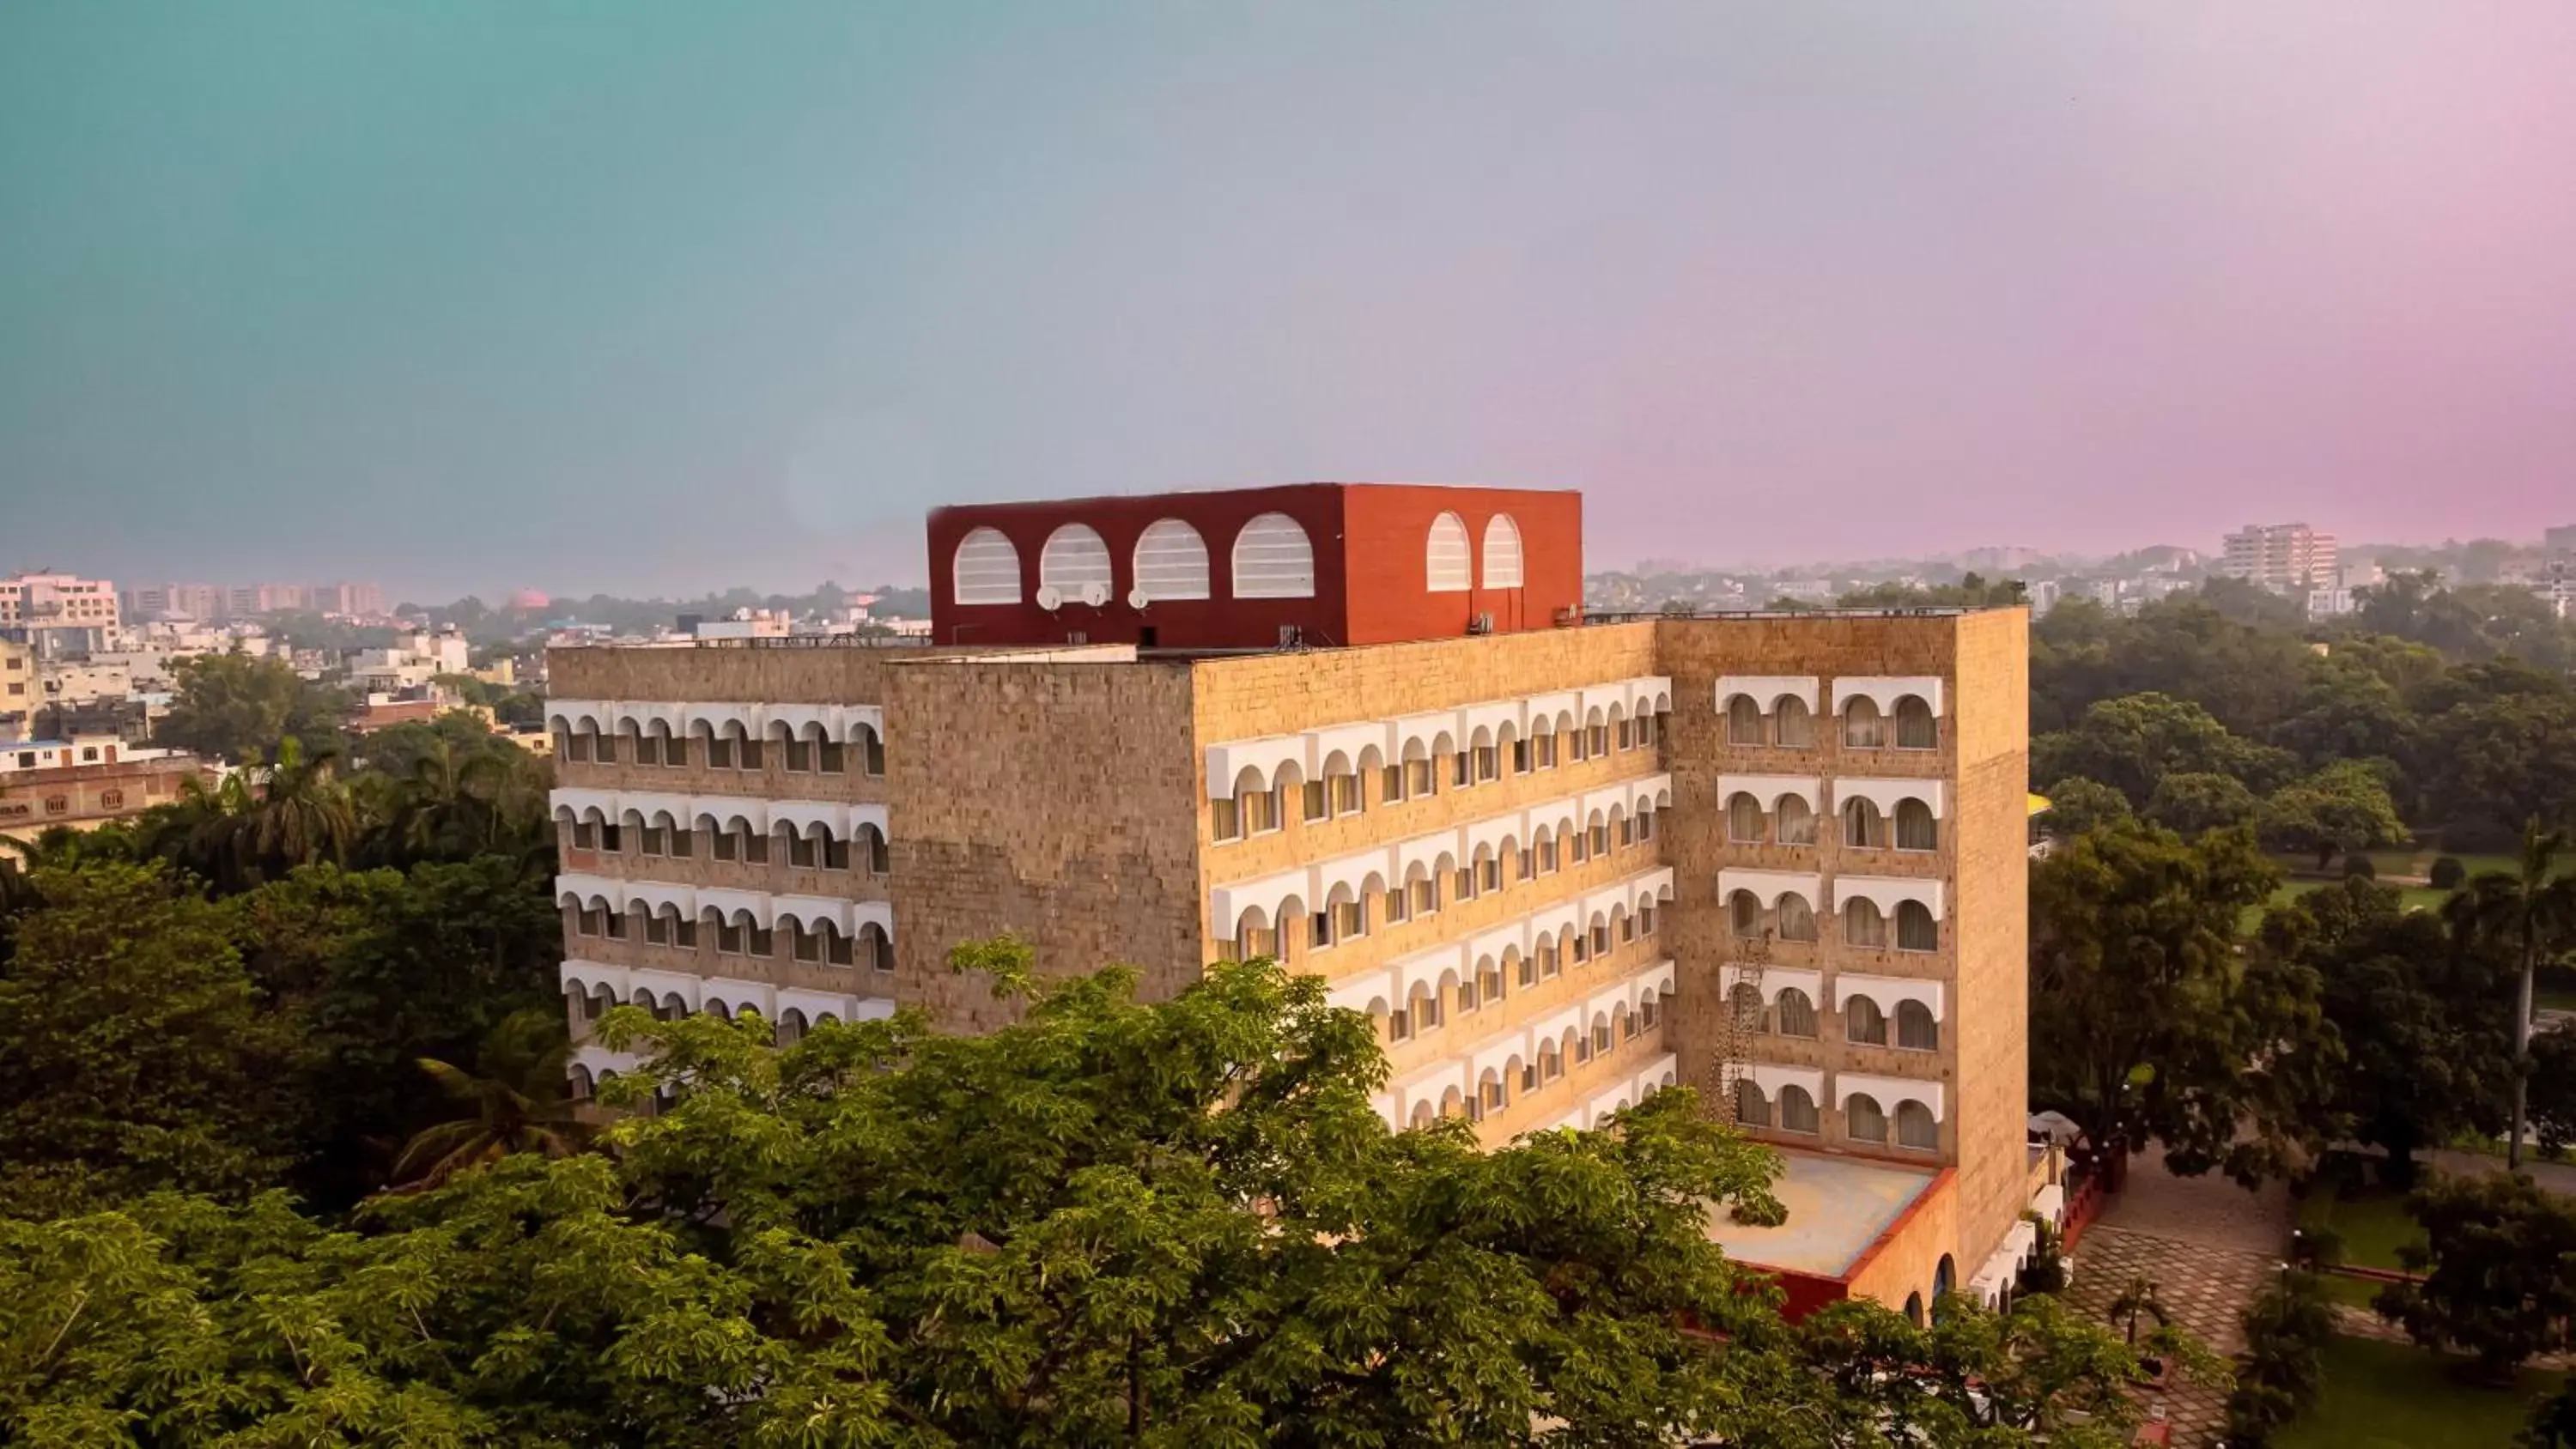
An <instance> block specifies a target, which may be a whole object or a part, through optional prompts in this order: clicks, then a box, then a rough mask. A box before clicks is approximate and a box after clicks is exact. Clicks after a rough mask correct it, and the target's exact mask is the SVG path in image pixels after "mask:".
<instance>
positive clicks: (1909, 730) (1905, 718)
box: [1896, 694, 1941, 750]
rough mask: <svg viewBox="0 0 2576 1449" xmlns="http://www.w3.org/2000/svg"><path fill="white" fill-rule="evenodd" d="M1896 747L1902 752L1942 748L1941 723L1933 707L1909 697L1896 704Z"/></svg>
mask: <svg viewBox="0 0 2576 1449" xmlns="http://www.w3.org/2000/svg"><path fill="white" fill-rule="evenodd" d="M1896 747H1897V748H1898V749H1900V750H1937V749H1939V748H1941V721H1940V720H1939V719H1937V718H1935V717H1934V716H1933V714H1932V706H1930V705H1929V704H1926V703H1924V702H1923V701H1922V700H1921V699H1919V698H1917V697H1915V696H1913V695H1910V694H1909V695H1907V696H1905V697H1904V698H1903V699H1900V700H1898V701H1897V702H1896Z"/></svg>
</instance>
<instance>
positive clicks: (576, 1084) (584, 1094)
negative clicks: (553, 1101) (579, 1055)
mask: <svg viewBox="0 0 2576 1449" xmlns="http://www.w3.org/2000/svg"><path fill="white" fill-rule="evenodd" d="M564 1076H565V1077H566V1078H567V1079H568V1080H570V1082H571V1083H572V1099H573V1100H574V1101H576V1102H587V1101H589V1100H590V1098H591V1091H592V1087H591V1079H590V1068H588V1067H585V1066H583V1065H582V1064H581V1063H579V1062H575V1063H573V1066H572V1070H571V1071H569V1072H566V1073H564Z"/></svg>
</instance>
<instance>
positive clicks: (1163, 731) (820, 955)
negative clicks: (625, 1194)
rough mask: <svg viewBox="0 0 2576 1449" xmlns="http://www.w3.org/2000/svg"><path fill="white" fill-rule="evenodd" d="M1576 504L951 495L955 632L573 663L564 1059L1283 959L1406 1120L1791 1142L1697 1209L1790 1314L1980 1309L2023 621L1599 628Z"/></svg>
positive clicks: (2012, 1135) (2015, 917)
mask: <svg viewBox="0 0 2576 1449" xmlns="http://www.w3.org/2000/svg"><path fill="white" fill-rule="evenodd" d="M1580 540H1581V500H1580V498H1579V496H1578V495H1575V494H1572V493H1544V492H1525V491H1512V490H1499V489H1476V488H1428V487H1412V486H1397V485H1371V484H1349V485H1343V484H1319V485H1301V486H1296V487H1287V488H1271V489H1252V490H1243V491H1238V492H1224V493H1202V494H1173V495H1162V496H1155V497H1122V498H1102V499H1086V500H1073V501H1060V502H1051V503H1043V504H1026V505H997V506H991V507H975V508H952V509H943V510H940V511H939V512H937V513H934V514H933V515H932V516H931V519H930V524H929V542H930V556H931V559H932V561H933V567H932V575H933V580H934V581H933V586H932V599H933V603H932V616H933V622H934V630H933V643H932V644H931V646H930V647H926V648H924V647H913V648H869V647H859V646H855V645H852V644H849V643H846V642H842V641H833V642H832V643H830V644H825V645H815V644H811V643H809V642H808V641H803V640H737V641H723V642H701V643H698V644H696V645H694V646H686V645H683V646H678V647H673V646H667V645H666V646H657V647H625V648H619V647H576V648H565V649H559V650H557V651H554V653H553V654H552V656H551V658H550V660H549V669H550V672H551V677H552V682H553V688H554V692H555V693H554V699H553V701H552V703H551V705H550V724H551V726H552V729H553V731H554V732H555V735H556V741H555V757H556V771H557V778H558V780H559V781H560V788H558V789H557V791H556V792H555V800H554V804H555V813H556V821H557V828H558V835H559V839H560V842H561V851H562V877H561V885H560V891H559V894H560V896H561V902H562V906H563V910H564V920H565V931H566V947H567V950H566V956H567V960H566V962H565V965H564V968H563V972H564V985H565V991H566V995H567V1005H568V1009H569V1011H570V1013H571V1016H572V1020H573V1027H574V1031H575V1034H576V1036H577V1037H578V1038H580V1039H581V1045H580V1047H579V1049H578V1057H577V1062H576V1065H575V1067H574V1068H573V1071H574V1075H575V1086H576V1089H577V1090H586V1089H587V1088H588V1087H589V1086H590V1085H591V1084H593V1083H595V1081H596V1080H597V1079H598V1078H600V1077H601V1076H604V1075H606V1074H609V1073H613V1072H616V1071H620V1070H628V1069H631V1068H632V1067H633V1065H634V1063H633V1061H632V1060H631V1059H629V1058H625V1057H622V1056H620V1055H619V1054H616V1053H612V1052H609V1051H608V1050H606V1049H605V1048H604V1047H601V1046H600V1045H599V1044H598V1043H596V1042H594V1041H590V1040H588V1034H589V1028H590V1025H591V1023H592V1022H594V1021H596V1019H597V1017H598V1015H599V1014H600V1013H601V1012H602V1011H604V1010H605V1009H606V1008H607V1007H608V1006H609V1005H611V1004H614V1003H618V1002H632V1003H635V1004H639V1005H648V1006H651V1007H652V1008H654V1009H655V1010H657V1011H660V1012H663V1013H665V1014H669V1013H674V1012H684V1011H686V1012H694V1011H706V1010H721V1011H727V1012H739V1011H741V1010H743V1009H745V1008H749V1009H754V1010H757V1011H758V1012H760V1013H761V1015H762V1016H763V1017H765V1018H766V1019H768V1020H770V1021H772V1022H774V1023H776V1024H777V1028H778V1030H779V1032H780V1034H781V1035H782V1037H792V1036H794V1035H795V1034H797V1033H799V1032H801V1031H802V1030H804V1029H805V1028H806V1027H808V1026H809V1025H811V1024H813V1023H816V1022H819V1021H822V1020H824V1019H826V1018H835V1019H849V1018H856V1017H870V1016H882V1015H886V1014H889V1013H891V1012H892V1011H893V1010H894V1009H895V1008H896V1006H897V1005H898V1004H902V1005H910V1006H917V1007H919V1008H921V1009H923V1010H925V1011H927V1012H928V1013H929V1014H930V1015H931V1016H932V1017H933V1018H934V1019H936V1020H938V1021H940V1022H941V1023H943V1024H945V1025H947V1026H949V1027H952V1028H955V1029H959V1030H978V1029H986V1028H989V1027H991V1026H994V1025H997V1024H999V1023H1000V1022H1001V1021H1002V1020H1004V1019H1005V1018H1006V1017H1007V1015H1008V1014H1009V1012H1010V1011H1011V1010H1012V1007H1011V1006H1010V1004H1009V1003H1000V1002H996V1001H994V1000H993V998H992V997H991V995H990V993H989V991H987V990H986V989H984V987H983V986H982V984H981V983H979V982H976V981H970V980H964V979H960V978H958V977H955V976H952V975H951V974H950V972H949V971H948V969H947V966H946V964H945V961H946V954H947V951H948V949H949V948H950V947H951V946H952V945H954V944H956V943H957V942H959V941H961V940H966V939H970V938H982V937H988V936H991V935H994V934H996V933H998V932H1001V931H1004V930H1009V931H1013V932H1016V933H1017V934H1018V935H1020V936H1021V937H1022V938H1024V939H1026V940H1027V941H1029V942H1031V943H1032V945H1033V946H1034V948H1035V951H1036V956H1037V963H1038V968H1039V970H1040V971H1041V972H1056V973H1071V972H1080V971H1085V970H1089V969H1092V968H1095V967H1097V966H1099V965H1102V964H1104V963H1108V962H1123V963H1128V964H1131V965H1133V966H1135V967H1136V968H1138V969H1139V970H1140V972H1141V973H1142V977H1143V981H1144V989H1145V991H1146V992H1147V993H1148V994H1149V995H1154V996H1165V995H1169V994H1171V993H1174V992H1176V991H1178V990H1180V989H1181V988H1182V987H1183V986H1185V985H1186V984H1187V983H1188V982H1190V981H1191V980H1194V979H1196V978H1197V977H1198V976H1199V974H1200V973H1201V972H1202V971H1203V970H1204V969H1205V967H1206V964H1207V963H1208V962H1210V961H1215V960H1222V959H1228V958H1242V957H1251V956H1260V955H1268V956H1276V957H1278V958H1279V959H1281V960H1283V961H1284V962H1285V963H1286V964H1287V965H1288V966H1289V967H1290V968H1291V969H1293V970H1296V971H1301V972H1309V973H1313V974H1315V975H1319V976H1322V977H1325V978H1326V979H1327V980H1328V981H1329V983H1330V994H1331V999H1332V1000H1333V1001H1334V1002H1335V1003H1336V1004H1339V1005H1342V1006H1347V1007H1349V1008H1351V1009H1354V1010H1358V1011H1363V1012H1366V1013H1368V1014H1369V1015H1370V1016H1371V1017H1372V1018H1374V1019H1375V1021H1376V1022H1377V1025H1378V1031H1379V1035H1380V1039H1381V1041H1382V1042H1383V1043H1384V1045H1385V1048H1386V1051H1387V1055H1388V1058H1389V1063H1390V1066H1391V1068H1392V1077H1391V1079H1390V1081H1389V1082H1388V1084H1387V1086H1386V1088H1385V1090H1384V1091H1383V1092H1382V1093H1380V1095H1379V1097H1378V1099H1377V1107H1378V1110H1379V1111H1380V1113H1381V1114H1382V1115H1383V1116H1384V1117H1385V1118H1386V1120H1387V1121H1388V1122H1389V1123H1390V1124H1392V1125H1396V1126H1409V1125H1414V1124H1419V1123H1422V1122H1426V1121H1429V1120H1432V1119H1433V1118H1436V1117H1441V1116H1463V1117H1466V1118H1469V1119H1471V1120H1472V1121H1473V1122H1475V1124H1476V1131H1477V1132H1478V1133H1479V1135H1480V1136H1481V1137H1483V1138H1484V1140H1486V1141H1488V1142H1490V1143H1500V1142H1503V1141H1506V1140H1508V1139H1510V1138H1511V1137H1513V1136H1515V1135H1517V1134H1520V1133H1524V1132H1529V1131H1534V1130H1541V1129H1547V1128H1554V1127H1559V1126H1576V1127H1588V1126H1591V1125H1594V1124H1596V1123H1598V1122H1600V1121H1601V1120H1602V1119H1603V1118H1605V1117H1606V1116H1608V1115H1609V1114H1611V1113H1613V1112H1615V1111H1617V1110H1618V1109H1620V1108H1622V1107H1624V1106H1627V1105H1630V1104H1632V1103H1635V1102H1637V1101H1639V1100H1641V1099H1642V1098H1644V1097H1645V1096H1647V1095H1649V1094H1651V1093H1653V1092H1655V1091H1657V1090H1660V1089H1661V1088H1664V1087H1668V1086H1673V1085H1676V1084H1680V1083H1688V1084H1690V1085H1692V1086H1695V1087H1698V1088H1701V1089H1702V1091H1703V1093H1704V1096H1705V1099H1706V1100H1707V1101H1708V1103H1709V1104H1710V1106H1711V1108H1712V1110H1717V1111H1721V1112H1725V1113H1728V1114H1730V1115H1731V1116H1733V1117H1734V1118H1735V1119H1736V1120H1737V1121H1739V1122H1740V1123H1741V1124H1742V1125H1743V1126H1744V1127H1745V1129H1746V1130H1747V1131H1749V1132H1751V1133H1752V1134H1753V1135H1755V1136H1757V1137H1759V1138H1761V1139H1762V1140H1764V1141H1766V1142H1768V1143H1771V1144H1773V1145H1775V1146H1777V1147H1779V1148H1781V1149H1782V1150H1783V1155H1784V1158H1785V1160H1786V1161H1787V1163H1788V1171H1787V1173H1786V1175H1785V1176H1784V1178H1783V1180H1782V1182H1781V1184H1780V1191H1781V1195H1782V1197H1783V1199H1784V1201H1785V1202H1786V1203H1787V1204H1788V1205H1789V1207H1790V1209H1791V1216H1790V1220H1789V1222H1788V1223H1787V1224H1785V1225H1783V1226H1781V1227H1777V1228H1753V1227H1747V1226H1743V1225H1739V1224H1735V1223H1733V1222H1731V1221H1727V1220H1724V1219H1723V1218H1718V1219H1717V1220H1715V1221H1713V1222H1712V1224H1711V1229H1710V1230H1711V1233H1712V1235H1714V1236H1716V1237H1717V1238H1719V1239H1720V1240H1721V1241H1722V1242H1724V1243H1725V1244H1726V1246H1727V1247H1728V1249H1729V1251H1730V1252H1731V1253H1733V1254H1734V1255H1735V1256H1737V1257H1738V1258H1739V1259H1742V1260H1745V1261H1748V1262H1751V1263H1755V1264H1759V1265H1761V1266H1763V1267H1765V1268H1767V1269H1770V1270H1772V1271H1775V1272H1777V1273H1778V1274H1779V1275H1780V1277H1781V1278H1782V1280H1783V1282H1784V1283H1785V1284H1786V1286H1787V1288H1788V1291H1789V1293H1790V1297H1791V1301H1792V1306H1793V1307H1796V1308H1800V1309H1803V1308H1806V1307H1812V1306H1814V1305H1815V1304H1817V1303H1821V1302H1825V1301H1830V1300H1831V1299H1834V1298H1838V1297H1843V1296H1847V1295H1854V1294H1860V1295H1868V1296H1873V1297H1877V1298H1879V1299H1882V1300H1884V1301H1885V1302H1887V1303H1889V1304H1890V1305H1892V1306H1893V1305H1904V1306H1906V1307H1908V1308H1909V1309H1911V1310H1913V1311H1917V1312H1919V1311H1920V1310H1921V1307H1922V1305H1923V1304H1924V1303H1926V1302H1928V1301H1929V1300H1930V1299H1931V1298H1933V1297H1934V1296H1936V1295H1937V1293H1938V1292H1940V1291H1943V1290H1946V1289H1952V1288H1956V1289H1961V1290H1969V1289H1974V1290H1976V1291H1979V1292H1981V1293H1983V1294H1984V1295H1985V1296H1988V1297H1993V1296H1994V1295H1995V1293H1996V1292H1997V1291H1998V1289H1999V1287H2000V1286H2001V1285H2003V1284H2006V1283H2008V1280H2009V1271H2010V1269H2011V1267H2012V1265H2013V1264H2014V1263H2015V1262H2016V1261H2017V1260H2018V1258H2019V1257H2020V1255H2021V1253H2022V1251H2023V1250H2025V1249H2026V1248H2027V1247H2028V1244H2029V1238H2030V1229H2029V1228H2028V1227H2027V1226H2026V1225H2024V1224H2023V1223H2022V1222H2021V1215H2022V1214H2023V1213H2024V1211H2025V1210H2027V1209H2029V1208H2031V1207H2032V1206H2033V1205H2034V1202H2033V1200H2034V1194H2035V1193H2036V1194H2038V1197H2039V1202H2038V1206H2040V1208H2041V1209H2042V1210H2043V1211H2046V1210H2048V1209H2049V1208H2050V1207H2052V1206H2053V1204H2052V1203H2051V1202H2050V1200H2049V1198H2048V1191H2050V1190H2048V1189H2047V1188H2046V1184H2045V1182H2044V1181H2040V1180H2035V1179H2036V1178H2038V1177H2044V1171H2043V1169H2044V1164H2043V1163H2038V1162H2035V1160H2034V1158H2033V1156H2032V1154H2031V1152H2030V1150H2029V1149H2028V1148H2027V1147H2026V1146H2025V1137H2026V1134H2025V1123H2026V1111H2025V1106H2024V1086H2025V1079H2026V1066H2025V1056H2024V1048H2025V1021H2026V1002H2025V989H2026V988H2025V981H2026V965H2025V958H2026V949H2025V930H2026V924H2025V905H2024V890H2025V869H2026V866H2027V855H2026V844H2025V813H2026V812H2025V798H2026V797H2025V776H2026V774H2027V745H2028V733H2027V720H2026V714H2025V703H2024V701H2025V668H2026V665H2025V660H2026V647H2027V640H2026V621H2025V616H2024V614H2023V612H2022V611H2020V610H2018V609H2014V610H1995V611H1980V612H1921V613H1904V614H1867V615H1860V614H1818V615H1800V616H1793V617H1782V616H1762V615H1754V616H1743V615H1738V616H1732V617H1724V618H1707V619H1698V618H1659V619H1637V620H1630V621H1624V622H1599V621H1585V620H1584V619H1582V617H1581V613H1580V594H1581V568H1582V565H1581V542H1580Z"/></svg>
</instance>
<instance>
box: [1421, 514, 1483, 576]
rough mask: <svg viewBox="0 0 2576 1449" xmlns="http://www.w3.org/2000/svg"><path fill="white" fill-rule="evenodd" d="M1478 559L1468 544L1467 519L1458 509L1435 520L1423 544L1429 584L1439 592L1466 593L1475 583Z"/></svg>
mask: <svg viewBox="0 0 2576 1449" xmlns="http://www.w3.org/2000/svg"><path fill="white" fill-rule="evenodd" d="M1475 562H1476V561H1475V558H1474V556H1473V554H1472V553H1470V551H1469V549H1468V545H1467V520H1465V519H1463V518H1460V517H1459V516H1458V515H1457V514H1454V513H1443V514H1441V515H1440V516H1439V517H1437V518H1434V519H1432V520H1431V531H1430V533H1429V534H1428V535H1426V536H1425V538H1424V541H1423V545H1422V567H1423V575H1424V586H1425V587H1427V588H1428V589H1430V591H1431V592H1433V593H1435V594H1463V593H1465V592H1466V591H1467V590H1469V589H1471V588H1473V587H1475V583H1476V568H1475Z"/></svg>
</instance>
